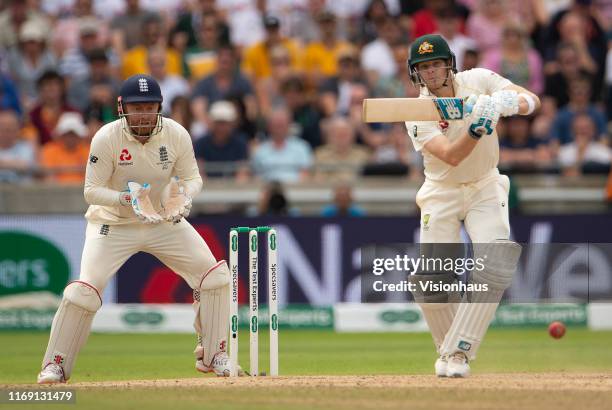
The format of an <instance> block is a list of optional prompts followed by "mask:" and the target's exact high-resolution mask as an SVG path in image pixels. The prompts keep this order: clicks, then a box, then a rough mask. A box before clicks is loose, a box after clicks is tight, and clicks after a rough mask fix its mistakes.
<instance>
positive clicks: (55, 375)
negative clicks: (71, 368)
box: [37, 363, 66, 384]
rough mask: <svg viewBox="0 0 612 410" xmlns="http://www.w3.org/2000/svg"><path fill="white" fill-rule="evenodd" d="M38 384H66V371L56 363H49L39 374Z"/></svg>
mask: <svg viewBox="0 0 612 410" xmlns="http://www.w3.org/2000/svg"><path fill="white" fill-rule="evenodd" d="M37 381H38V384H57V383H66V377H65V376H64V369H62V366H60V365H59V364H55V363H49V364H47V365H46V366H45V368H44V369H42V370H41V371H40V373H38V380H37Z"/></svg>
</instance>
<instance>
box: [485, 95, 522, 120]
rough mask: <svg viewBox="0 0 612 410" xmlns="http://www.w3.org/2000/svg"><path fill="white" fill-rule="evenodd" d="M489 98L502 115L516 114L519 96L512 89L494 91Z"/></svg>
mask: <svg viewBox="0 0 612 410" xmlns="http://www.w3.org/2000/svg"><path fill="white" fill-rule="evenodd" d="M491 100H492V101H493V103H494V104H495V105H496V107H497V110H498V111H499V114H500V115H501V116H502V117H509V116H511V115H516V114H518V111H519V96H518V93H517V92H516V91H514V90H502V91H495V92H494V93H493V95H491Z"/></svg>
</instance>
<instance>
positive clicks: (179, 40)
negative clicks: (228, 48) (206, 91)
mask: <svg viewBox="0 0 612 410" xmlns="http://www.w3.org/2000/svg"><path fill="white" fill-rule="evenodd" d="M191 8H192V9H191V11H189V12H188V13H183V14H181V15H179V17H178V19H177V22H176V25H175V26H174V28H173V29H172V33H171V34H170V36H171V38H172V39H173V41H172V46H173V47H174V48H175V49H177V50H187V49H188V48H191V47H196V46H197V45H198V31H201V30H202V28H201V25H202V24H203V20H204V19H205V17H206V16H211V17H213V18H214V19H215V22H216V27H215V30H217V32H218V36H219V40H220V43H221V44H229V42H230V38H229V27H228V25H227V24H226V23H225V22H224V21H223V16H222V15H221V12H220V10H219V8H218V6H216V5H215V0H199V1H197V2H192V5H191ZM192 75H193V76H194V77H196V78H199V76H197V75H195V74H192Z"/></svg>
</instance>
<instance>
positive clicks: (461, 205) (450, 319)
mask: <svg viewBox="0 0 612 410" xmlns="http://www.w3.org/2000/svg"><path fill="white" fill-rule="evenodd" d="M408 66H409V71H410V75H411V79H412V81H413V82H414V83H415V84H417V85H418V86H419V87H420V96H419V98H436V97H461V98H464V99H466V101H467V103H466V105H467V106H470V107H473V109H472V112H471V114H470V115H467V116H466V117H465V118H464V119H461V120H455V121H448V122H447V121H440V122H435V121H434V122H432V121H421V122H411V121H408V122H406V128H407V131H408V134H409V136H410V139H411V140H412V143H413V144H414V147H415V149H416V150H417V151H421V153H422V155H423V160H424V161H423V162H424V168H425V182H424V183H423V185H422V186H421V188H420V189H419V191H418V193H417V196H416V202H417V205H418V206H419V208H420V211H421V226H420V242H421V249H428V251H427V253H428V254H429V255H432V254H435V253H436V249H440V247H444V246H445V245H442V244H452V243H460V242H461V237H460V233H461V226H462V224H463V226H464V227H465V230H466V232H467V234H468V235H469V237H470V240H471V242H472V244H473V253H474V254H473V257H474V258H478V257H484V260H485V261H486V262H485V265H484V269H482V270H479V271H478V270H473V271H472V273H471V274H470V277H469V281H470V282H471V283H475V284H478V283H480V284H487V285H488V289H489V290H488V291H487V292H470V293H466V294H459V293H455V292H429V293H423V292H414V297H415V300H416V301H417V302H418V303H419V305H420V306H421V308H422V311H423V314H424V316H425V320H426V321H427V324H428V326H429V329H430V331H431V334H432V337H433V341H434V344H435V346H436V349H437V351H438V354H439V358H438V359H437V360H436V363H435V366H434V368H435V374H436V375H437V376H440V377H467V376H469V374H470V366H469V363H470V361H472V360H474V359H475V358H476V353H477V352H478V349H479V347H480V344H481V343H482V340H483V338H484V336H485V334H486V332H487V329H488V327H489V324H490V322H491V320H492V319H493V316H494V314H495V311H496V309H497V306H498V305H499V301H500V300H501V298H502V295H503V293H504V290H505V289H506V288H507V287H508V286H510V284H511V282H512V276H513V273H514V271H515V269H516V265H517V264H518V259H519V257H520V253H521V247H520V245H519V244H517V243H515V242H513V241H511V240H510V226H509V218H508V192H509V185H510V183H509V179H508V177H507V176H505V175H501V174H500V173H499V170H498V169H497V164H498V160H499V141H498V136H497V133H496V131H495V127H496V125H497V122H498V120H499V118H500V116H504V117H505V116H511V115H517V114H519V115H529V114H531V113H533V112H534V111H535V110H536V109H538V108H539V106H540V100H539V99H538V97H537V96H536V95H535V94H533V93H531V92H530V91H528V90H526V89H524V88H522V87H520V86H517V85H515V84H513V83H512V82H511V81H509V80H508V79H505V78H503V77H501V76H500V75H498V74H496V73H494V72H492V71H490V70H486V69H482V68H475V69H472V70H468V71H463V72H460V73H458V72H457V69H456V64H455V56H454V54H453V53H452V52H451V50H450V48H449V46H448V44H447V43H446V41H445V40H444V39H443V38H442V37H441V36H439V35H425V36H422V37H419V38H417V39H416V40H415V41H414V43H413V44H412V45H411V47H410V57H409V60H408ZM407 118H409V114H407ZM426 256H427V255H426ZM432 275H435V276H432ZM457 279H458V276H457V275H456V274H454V273H453V272H421V273H418V274H415V275H411V277H410V280H411V281H415V282H423V281H432V280H435V281H436V282H439V281H442V282H444V283H455V282H456V281H457ZM417 288H418V287H417Z"/></svg>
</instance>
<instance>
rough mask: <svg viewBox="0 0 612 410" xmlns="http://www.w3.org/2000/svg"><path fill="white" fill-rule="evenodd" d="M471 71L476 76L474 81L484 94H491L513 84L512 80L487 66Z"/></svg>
mask: <svg viewBox="0 0 612 410" xmlns="http://www.w3.org/2000/svg"><path fill="white" fill-rule="evenodd" d="M470 71H471V74H472V75H473V76H474V77H473V78H472V82H474V83H475V84H474V85H477V86H478V87H479V88H480V89H482V90H483V93H484V94H488V95H491V94H493V93H494V92H495V91H500V90H503V89H504V88H506V87H507V86H509V85H512V81H510V80H508V79H507V78H504V77H502V76H501V75H499V74H497V73H495V72H493V71H491V70H488V69H486V68H474V69H472V70H470Z"/></svg>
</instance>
